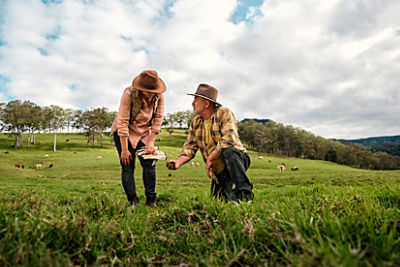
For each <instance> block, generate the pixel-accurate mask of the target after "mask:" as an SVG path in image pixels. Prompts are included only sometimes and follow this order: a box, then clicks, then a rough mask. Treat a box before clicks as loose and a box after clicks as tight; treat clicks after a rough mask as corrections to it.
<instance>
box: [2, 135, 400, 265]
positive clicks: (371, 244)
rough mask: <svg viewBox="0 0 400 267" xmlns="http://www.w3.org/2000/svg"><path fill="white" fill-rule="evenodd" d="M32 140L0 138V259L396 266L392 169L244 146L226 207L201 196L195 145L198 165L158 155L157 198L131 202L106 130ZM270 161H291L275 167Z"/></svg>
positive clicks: (399, 179)
mask: <svg viewBox="0 0 400 267" xmlns="http://www.w3.org/2000/svg"><path fill="white" fill-rule="evenodd" d="M184 136H185V133H184V132H183V131H177V130H175V131H174V133H173V134H172V136H170V135H169V134H168V133H164V132H163V133H162V135H161V136H160V140H159V141H158V145H159V146H160V148H161V149H162V150H163V151H166V153H167V155H168V157H169V158H175V157H176V156H177V155H178V154H179V152H180V147H181V145H182V144H183V142H184ZM37 138H38V139H37V140H38V141H41V144H37V145H32V146H31V147H30V148H26V147H24V148H22V149H20V150H13V149H12V148H11V146H12V143H13V139H10V138H8V137H6V136H3V135H2V136H1V137H0V203H1V205H0V266H11V265H23V266H53V265H61V266H64V265H67V266H71V265H96V266H97V265H107V266H109V265H117V266H118V265H127V266H129V265H131V266H137V265H179V264H187V265H189V266H190V265H193V266H223V265H227V266H242V265H244V266H245V265H250V266H260V265H272V266H276V265H295V266H303V265H307V266H320V265H323V266H377V265H378V266H380V265H388V266H398V265H399V262H400V235H399V233H400V210H399V209H400V172H399V171H368V170H359V169H353V168H349V167H346V166H341V165H336V164H332V163H328V162H322V161H311V160H303V159H297V158H285V157H277V156H273V155H263V156H264V159H262V160H259V159H257V154H256V153H253V152H250V155H251V160H252V164H251V167H250V169H249V170H248V175H249V177H250V179H251V180H252V182H253V184H254V193H255V201H254V203H253V204H241V205H234V204H232V203H224V202H220V201H215V200H212V199H210V197H209V189H210V181H209V179H208V178H206V176H205V172H204V163H203V162H202V159H201V156H200V154H199V153H198V155H197V157H196V159H195V161H197V162H200V163H201V166H200V167H192V166H190V164H187V165H185V166H183V167H182V168H181V169H179V170H178V171H169V170H167V169H166V168H165V166H164V165H165V162H159V163H157V186H156V190H157V193H158V196H157V197H158V199H157V201H158V204H159V206H160V207H158V208H156V209H154V208H148V207H146V206H144V205H140V206H139V207H137V208H131V207H129V205H128V203H127V201H126V197H125V194H124V192H123V189H122V185H121V181H120V167H119V161H118V156H117V153H116V151H115V150H114V148H112V149H110V143H109V138H108V137H105V139H104V148H100V147H99V146H98V144H97V143H96V147H94V148H92V147H90V149H89V150H88V151H85V137H84V136H81V135H78V134H70V135H63V134H59V135H58V137H57V140H58V146H57V152H53V151H52V140H53V137H52V135H39V136H38V137H37ZM66 139H69V142H66ZM6 151H9V153H8V154H5V152H6ZM46 154H47V155H49V156H48V157H45V155H46ZM99 155H100V156H101V157H102V159H101V160H98V159H97V156H99ZM268 159H271V161H272V162H271V163H270V162H269V161H268ZM281 162H285V163H286V166H287V167H288V168H287V169H290V167H291V166H299V169H300V170H299V171H298V172H292V171H290V170H288V171H286V172H283V173H281V172H278V171H277V170H276V166H277V165H278V164H280V163H281ZM15 163H18V164H20V165H22V164H23V165H24V167H25V168H24V169H21V168H16V167H15V166H14V165H15ZM39 163H40V164H42V165H43V168H42V169H39V170H36V169H35V165H36V164H39ZM50 164H53V166H52V167H51V168H49V166H50ZM137 166H138V167H137V169H136V171H135V177H136V183H137V191H138V194H139V197H140V198H141V199H140V200H141V202H142V203H144V201H145V199H144V192H143V184H142V181H141V168H140V164H137Z"/></svg>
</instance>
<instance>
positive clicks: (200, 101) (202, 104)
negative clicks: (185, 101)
mask: <svg viewBox="0 0 400 267" xmlns="http://www.w3.org/2000/svg"><path fill="white" fill-rule="evenodd" d="M192 106H193V110H194V112H196V113H197V114H198V115H200V113H202V112H203V111H204V110H205V109H206V107H207V100H205V99H204V98H202V97H200V96H195V97H194V100H193V102H192Z"/></svg>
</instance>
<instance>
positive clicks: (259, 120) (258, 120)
mask: <svg viewBox="0 0 400 267" xmlns="http://www.w3.org/2000/svg"><path fill="white" fill-rule="evenodd" d="M246 121H256V122H258V123H267V122H269V121H270V120H269V119H248V118H246V119H243V120H241V121H240V122H246Z"/></svg>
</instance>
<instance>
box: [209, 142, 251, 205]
mask: <svg viewBox="0 0 400 267" xmlns="http://www.w3.org/2000/svg"><path fill="white" fill-rule="evenodd" d="M221 159H222V161H223V162H224V163H225V169H224V170H223V171H222V172H220V173H219V174H218V175H217V178H218V182H219V184H217V183H215V182H214V181H212V183H211V192H212V194H213V196H214V198H221V199H227V200H231V201H239V200H246V201H250V200H253V197H254V195H253V192H252V189H253V185H252V183H251V182H250V180H249V178H248V177H247V175H246V170H247V169H248V168H249V166H250V157H249V155H247V153H245V152H242V151H240V150H238V149H236V148H233V147H228V148H225V149H223V150H222V154H221ZM233 185H235V188H234V189H233V188H232V187H233Z"/></svg>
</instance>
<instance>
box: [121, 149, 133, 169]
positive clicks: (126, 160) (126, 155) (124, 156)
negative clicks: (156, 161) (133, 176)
mask: <svg viewBox="0 0 400 267" xmlns="http://www.w3.org/2000/svg"><path fill="white" fill-rule="evenodd" d="M120 159H121V162H122V164H123V165H125V166H126V165H128V166H129V165H130V164H131V163H130V161H131V160H132V155H131V153H130V152H129V151H122V153H121V157H120Z"/></svg>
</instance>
